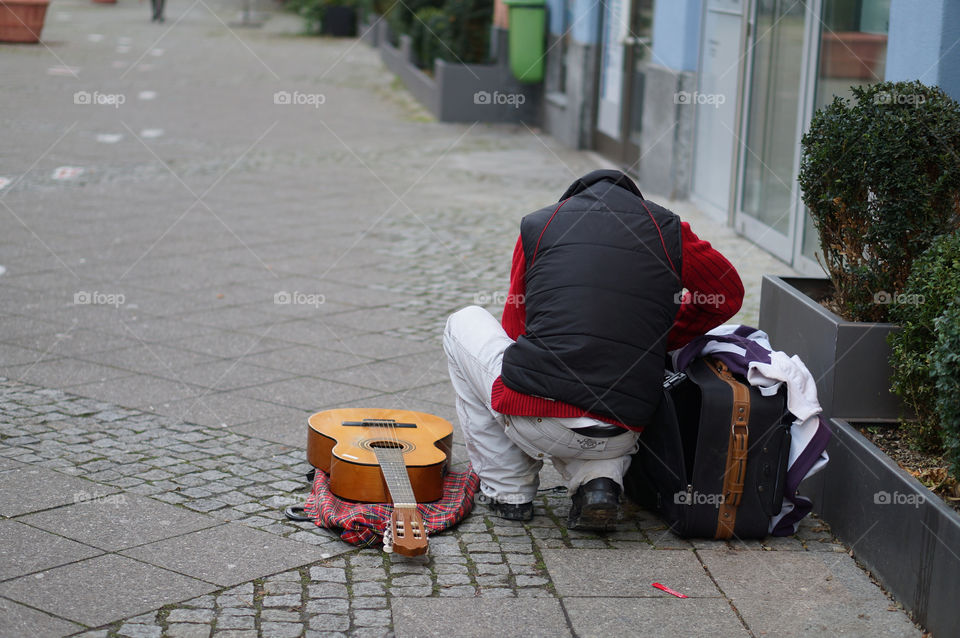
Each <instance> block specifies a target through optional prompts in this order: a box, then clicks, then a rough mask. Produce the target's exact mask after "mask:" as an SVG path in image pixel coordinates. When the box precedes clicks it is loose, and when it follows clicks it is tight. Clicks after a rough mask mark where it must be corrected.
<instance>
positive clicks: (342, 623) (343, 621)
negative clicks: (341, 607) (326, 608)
mask: <svg viewBox="0 0 960 638" xmlns="http://www.w3.org/2000/svg"><path fill="white" fill-rule="evenodd" d="M308 626H309V628H310V629H314V630H316V631H324V632H327V631H346V630H347V629H349V628H350V617H349V616H347V615H335V614H317V615H316V616H314V617H313V618H311V619H310V622H309V624H308Z"/></svg>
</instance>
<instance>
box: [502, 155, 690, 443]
mask: <svg viewBox="0 0 960 638" xmlns="http://www.w3.org/2000/svg"><path fill="white" fill-rule="evenodd" d="M520 236H521V238H522V242H523V252H524V256H525V258H526V292H525V300H524V302H525V304H526V328H525V332H524V334H523V335H521V336H520V337H519V338H518V339H517V341H516V343H514V344H511V345H510V346H509V347H507V349H506V352H505V353H504V356H503V369H502V372H501V378H502V379H503V383H504V384H505V385H506V386H507V387H508V388H511V389H513V390H516V391H518V392H522V393H524V394H529V395H534V396H540V397H545V398H548V399H555V400H559V401H564V402H566V403H569V404H572V405H574V406H577V407H579V408H582V409H584V410H587V411H589V412H593V413H595V414H599V415H603V416H607V417H610V418H612V419H614V420H616V421H619V422H621V423H624V424H625V425H629V426H634V427H636V426H644V425H646V424H647V423H648V422H649V419H650V417H651V416H652V415H653V412H654V411H655V410H656V408H657V406H658V404H659V402H660V397H661V396H662V394H663V391H662V384H663V370H664V360H665V357H666V352H667V348H666V345H667V333H669V331H670V328H671V326H672V325H673V321H674V318H675V317H676V315H677V311H678V310H679V308H680V304H679V293H680V291H681V289H682V287H681V283H680V273H681V263H680V259H681V239H680V219H679V218H678V217H677V216H676V215H674V214H673V213H671V212H670V211H668V210H666V209H665V208H663V207H661V206H658V205H656V204H654V203H653V202H644V201H643V196H642V195H641V194H640V191H639V189H638V188H637V187H636V185H635V184H634V183H633V182H632V181H631V180H630V179H629V178H628V177H627V176H626V175H624V174H623V173H620V172H619V171H594V172H592V173H590V174H588V175H585V176H584V177H582V178H580V179H579V180H577V181H576V182H574V183H573V185H571V186H570V188H569V189H568V190H567V192H566V193H564V196H563V198H561V202H560V205H559V206H557V205H553V206H550V207H547V208H543V209H541V210H539V211H537V212H535V213H531V214H530V215H527V216H526V217H524V218H523V220H522V222H521V224H520Z"/></svg>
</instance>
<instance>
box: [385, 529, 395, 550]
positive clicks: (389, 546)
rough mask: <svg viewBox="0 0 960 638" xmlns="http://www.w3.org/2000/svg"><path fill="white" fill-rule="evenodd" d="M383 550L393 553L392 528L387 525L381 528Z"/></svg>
mask: <svg viewBox="0 0 960 638" xmlns="http://www.w3.org/2000/svg"><path fill="white" fill-rule="evenodd" d="M383 551H384V552H386V553H387V554H392V553H393V530H391V529H390V526H389V525H387V528H386V529H384V530H383Z"/></svg>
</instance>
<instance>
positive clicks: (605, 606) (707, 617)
mask: <svg viewBox="0 0 960 638" xmlns="http://www.w3.org/2000/svg"><path fill="white" fill-rule="evenodd" d="M563 606H564V608H565V609H566V610H567V614H568V615H569V616H570V623H571V625H572V626H573V631H574V632H575V633H576V635H578V636H627V635H634V636H662V637H663V638H674V637H675V636H690V637H691V638H694V637H702V638H713V637H714V636H724V637H727V636H730V637H731V638H733V637H734V636H743V637H744V638H746V637H747V636H750V632H749V631H747V630H746V628H745V627H744V626H743V624H741V622H740V620H739V619H738V618H737V615H736V614H735V613H734V612H733V610H732V609H731V608H730V605H729V604H727V602H726V601H725V600H723V599H720V598H697V599H688V600H681V599H678V598H673V597H670V598H597V597H590V598H577V597H566V598H564V599H563Z"/></svg>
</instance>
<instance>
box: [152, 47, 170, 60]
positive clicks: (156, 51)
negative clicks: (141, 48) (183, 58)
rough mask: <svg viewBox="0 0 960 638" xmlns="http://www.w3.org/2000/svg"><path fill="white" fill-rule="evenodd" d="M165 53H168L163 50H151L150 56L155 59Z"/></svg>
mask: <svg viewBox="0 0 960 638" xmlns="http://www.w3.org/2000/svg"><path fill="white" fill-rule="evenodd" d="M164 53H166V51H164V50H163V49H150V55H152V56H153V57H155V58H159V57H160V56H161V55H163V54H164Z"/></svg>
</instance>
